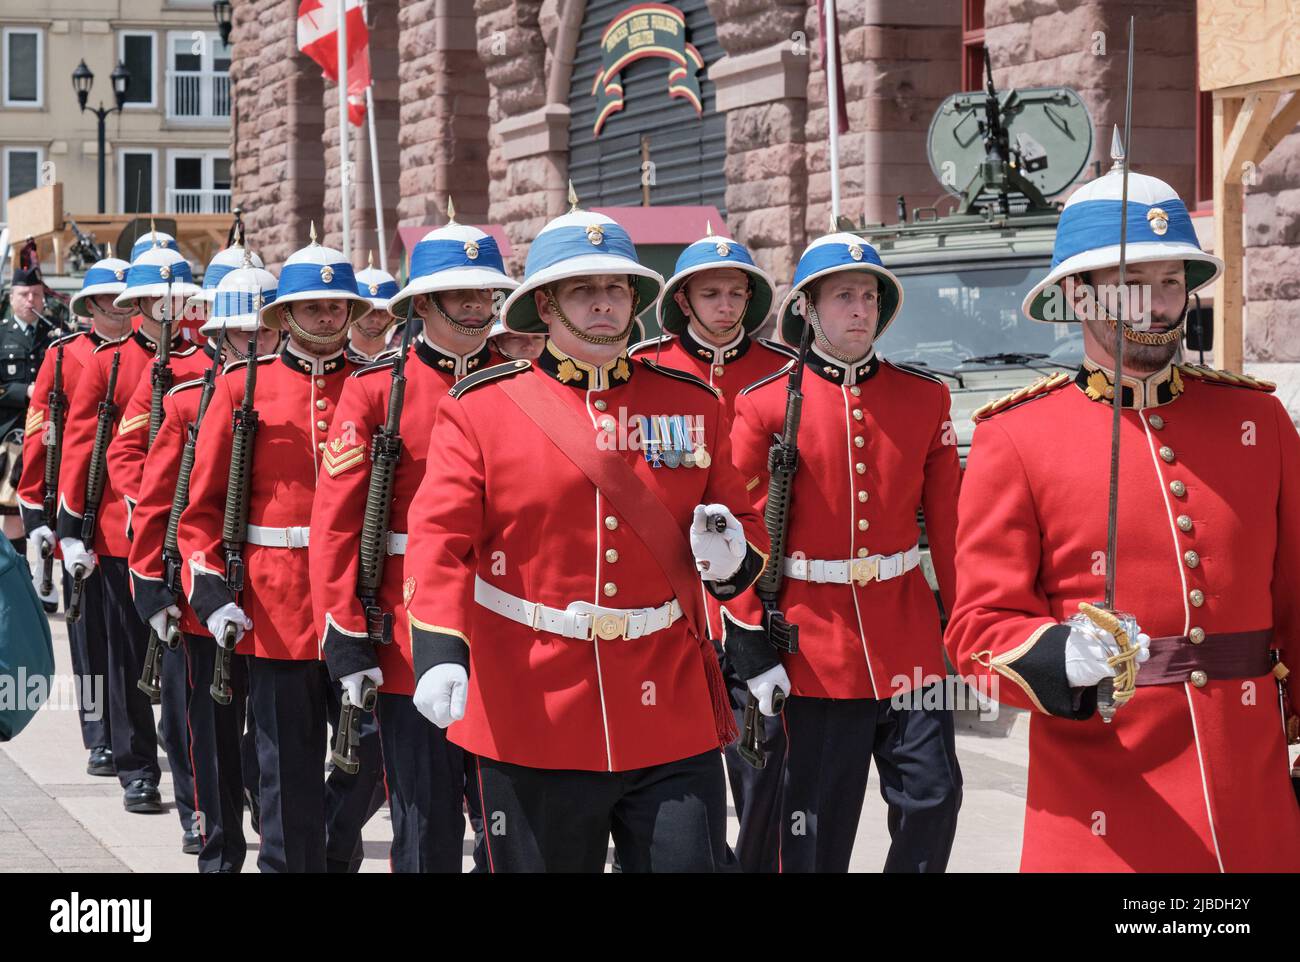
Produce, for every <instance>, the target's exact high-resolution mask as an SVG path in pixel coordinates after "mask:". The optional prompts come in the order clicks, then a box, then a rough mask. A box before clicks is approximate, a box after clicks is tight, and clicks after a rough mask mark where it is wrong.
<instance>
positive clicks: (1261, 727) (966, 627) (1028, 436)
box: [946, 367, 1300, 872]
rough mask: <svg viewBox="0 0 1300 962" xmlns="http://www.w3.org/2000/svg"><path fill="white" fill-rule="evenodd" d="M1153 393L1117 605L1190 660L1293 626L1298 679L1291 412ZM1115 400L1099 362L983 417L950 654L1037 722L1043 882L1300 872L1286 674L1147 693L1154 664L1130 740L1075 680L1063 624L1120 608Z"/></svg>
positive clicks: (1147, 393) (1180, 387)
mask: <svg viewBox="0 0 1300 962" xmlns="http://www.w3.org/2000/svg"><path fill="white" fill-rule="evenodd" d="M1125 383H1126V385H1129V384H1130V381H1129V379H1126V382H1125ZM1132 383H1134V384H1137V385H1138V387H1137V389H1136V397H1137V398H1138V399H1139V400H1140V402H1141V404H1142V407H1141V409H1134V408H1133V407H1132V406H1129V407H1128V409H1126V410H1125V411H1123V414H1122V421H1121V454H1120V487H1119V491H1120V500H1119V514H1118V518H1119V539H1118V544H1117V554H1118V557H1117V568H1116V575H1117V581H1116V589H1115V590H1116V597H1115V604H1116V607H1117V609H1118V610H1121V611H1125V612H1129V613H1131V614H1133V615H1134V616H1135V617H1136V618H1137V622H1138V624H1139V625H1140V626H1141V628H1142V630H1143V631H1144V632H1146V633H1147V634H1148V635H1150V636H1151V637H1152V638H1153V639H1160V640H1162V641H1169V642H1172V643H1173V645H1175V646H1177V647H1178V648H1180V649H1183V650H1184V653H1185V654H1187V655H1195V653H1196V651H1197V650H1198V649H1197V647H1196V646H1197V645H1198V644H1199V645H1204V646H1205V648H1206V649H1208V648H1210V647H1211V645H1212V644H1213V643H1214V642H1215V638H1214V636H1217V635H1221V634H1225V633H1236V632H1244V631H1261V630H1265V629H1271V630H1272V645H1273V646H1274V647H1276V648H1280V649H1281V656H1282V661H1283V662H1285V663H1287V664H1289V665H1291V666H1292V668H1293V669H1294V667H1296V663H1297V661H1300V649H1298V648H1297V643H1296V642H1297V637H1300V599H1298V598H1297V595H1296V592H1295V590H1294V586H1295V584H1296V583H1297V578H1300V438H1298V437H1297V435H1296V430H1295V427H1294V426H1293V425H1292V423H1291V419H1290V418H1289V417H1288V416H1287V413H1286V410H1285V409H1284V408H1283V407H1282V405H1281V404H1279V403H1278V402H1277V400H1276V399H1274V398H1272V397H1269V396H1268V394H1267V393H1265V392H1264V391H1262V390H1252V389H1250V387H1251V386H1255V387H1258V386H1260V384H1259V383H1258V382H1251V383H1250V385H1247V386H1237V385H1236V384H1235V383H1234V382H1233V381H1230V380H1228V379H1227V378H1226V377H1225V376H1223V375H1219V374H1217V373H1214V372H1206V371H1204V369H1197V368H1188V367H1181V368H1170V369H1166V371H1165V372H1163V373H1162V374H1160V375H1157V376H1155V377H1153V378H1151V379H1149V381H1148V382H1147V383H1146V384H1141V382H1132ZM1109 388H1110V382H1109V380H1108V379H1107V376H1106V375H1105V374H1104V373H1102V372H1100V371H1095V370H1089V368H1088V367H1085V368H1084V369H1082V370H1081V371H1080V373H1079V375H1078V376H1077V377H1076V379H1075V382H1074V383H1071V382H1070V379H1069V377H1068V376H1067V375H1064V374H1061V375H1057V376H1055V377H1054V378H1051V379H1048V380H1045V381H1043V382H1040V383H1039V384H1038V385H1036V386H1035V387H1033V388H1032V389H1030V390H1029V391H1027V392H1020V394H1019V397H1016V396H1012V398H1011V400H1007V399H1004V402H1003V403H1002V406H1001V408H1000V409H996V406H995V410H993V411H992V412H986V413H984V414H982V415H980V414H977V418H978V419H980V420H981V423H980V424H979V426H978V427H977V428H976V431H975V438H974V443H973V447H972V449H971V453H970V457H969V459H968V462H967V468H966V478H965V483H964V484H963V490H962V495H961V510H960V521H959V526H958V542H957V544H958V546H957V561H958V564H957V570H958V576H957V605H956V608H955V610H954V612H953V616H952V620H951V622H950V623H949V625H948V635H947V639H946V641H947V646H948V651H949V653H950V655H951V656H952V659H953V662H954V664H955V665H956V666H957V670H958V671H959V672H960V673H961V674H962V675H963V676H966V677H970V678H973V679H974V681H976V682H977V683H979V684H983V685H987V686H989V688H990V689H991V690H989V692H988V693H989V694H990V695H991V696H992V697H994V698H995V699H996V700H998V701H1000V702H1002V703H1003V704H1007V705H1015V706H1017V707H1020V708H1026V709H1031V710H1033V711H1034V712H1035V714H1034V715H1033V717H1032V724H1031V727H1030V730H1029V785H1028V794H1027V799H1026V812H1025V836H1024V847H1023V851H1022V855H1021V868H1022V869H1023V870H1025V871H1073V872H1077V871H1140V872H1152V871H1160V872H1191V871H1203V872H1211V871H1230V872H1232V871H1237V872H1240V871H1269V870H1272V871H1296V870H1300V808H1297V805H1296V798H1295V796H1294V795H1293V794H1292V789H1291V785H1290V779H1289V778H1288V763H1287V749H1286V744H1285V739H1284V736H1283V729H1282V725H1283V721H1282V717H1281V713H1280V711H1279V702H1278V691H1277V687H1276V682H1275V680H1274V678H1273V677H1272V675H1271V674H1269V673H1267V671H1262V672H1261V673H1260V674H1258V676H1256V677H1248V678H1247V677H1241V676H1237V677H1218V678H1216V677H1215V676H1214V675H1213V674H1211V675H1210V676H1209V680H1208V681H1206V678H1205V676H1201V677H1197V676H1196V675H1195V674H1192V673H1188V674H1187V676H1186V677H1187V680H1186V681H1182V682H1176V681H1175V682H1170V683H1166V684H1158V685H1146V686H1143V685H1142V684H1141V683H1142V671H1143V670H1149V668H1150V666H1151V665H1152V662H1148V666H1147V668H1144V669H1140V670H1139V672H1138V682H1139V687H1138V688H1137V690H1136V693H1135V694H1134V695H1133V698H1132V699H1131V700H1130V701H1129V702H1128V704H1127V705H1124V706H1123V707H1121V708H1120V709H1119V710H1118V712H1117V713H1116V715H1115V718H1114V721H1113V723H1111V724H1109V725H1108V724H1104V723H1103V722H1102V720H1101V718H1100V716H1098V715H1095V714H1093V713H1092V708H1093V706H1094V705H1095V701H1096V696H1095V689H1070V688H1069V686H1068V682H1067V680H1066V676H1065V669H1064V642H1065V637H1066V636H1067V635H1068V628H1066V627H1064V626H1058V623H1059V622H1062V621H1064V620H1065V619H1067V618H1069V617H1070V616H1071V615H1072V614H1074V613H1076V612H1077V610H1078V604H1079V602H1081V601H1091V602H1097V601H1098V600H1099V599H1101V598H1102V597H1103V596H1104V578H1105V563H1106V555H1105V549H1106V522H1107V490H1108V477H1109V463H1110V446H1111V415H1112V409H1111V407H1110V405H1109V404H1107V403H1104V392H1105V391H1106V390H1108V389H1109ZM1269 389H1270V390H1271V387H1270V388H1269ZM1089 394H1091V395H1092V396H1094V397H1096V398H1098V399H1103V400H1102V403H1098V401H1097V400H1093V399H1091V398H1090V396H1089ZM1124 394H1125V396H1126V397H1125V400H1126V404H1128V405H1132V403H1133V400H1132V398H1133V397H1134V395H1135V392H1134V390H1133V389H1131V388H1130V387H1128V386H1126V387H1125V389H1124ZM1020 401H1024V402H1025V403H1013V402H1020ZM1206 642H1210V643H1211V644H1206ZM1156 644H1157V643H1156V642H1154V641H1153V644H1152V650H1153V662H1154V660H1155V656H1154V652H1155V649H1156ZM1200 650H1203V649H1200ZM1261 650H1262V646H1261ZM1265 661H1266V659H1265ZM1152 677H1154V676H1152ZM1198 683H1199V684H1198ZM1292 687H1294V685H1292Z"/></svg>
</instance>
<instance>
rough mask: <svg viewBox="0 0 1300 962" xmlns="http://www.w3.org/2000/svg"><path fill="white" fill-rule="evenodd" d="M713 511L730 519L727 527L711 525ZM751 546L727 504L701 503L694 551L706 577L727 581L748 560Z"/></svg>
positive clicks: (695, 523)
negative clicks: (720, 528)
mask: <svg viewBox="0 0 1300 962" xmlns="http://www.w3.org/2000/svg"><path fill="white" fill-rule="evenodd" d="M710 515H721V516H722V517H724V518H726V519H727V530H726V531H722V532H717V531H714V530H712V529H711V528H709V526H708V518H709V516H710ZM748 550H749V546H748V545H747V544H745V529H744V528H742V527H741V526H740V522H739V521H737V520H736V516H735V515H734V514H732V513H731V511H729V510H728V509H727V506H726V505H725V504H699V505H696V506H695V517H694V518H693V519H691V553H692V554H694V555H695V567H696V568H698V569H699V571H700V578H701V579H702V580H704V581H726V580H727V579H728V578H730V577H731V576H732V575H734V574H735V573H736V569H737V568H739V567H740V563H741V562H742V561H744V560H745V553H746V552H747V551H748Z"/></svg>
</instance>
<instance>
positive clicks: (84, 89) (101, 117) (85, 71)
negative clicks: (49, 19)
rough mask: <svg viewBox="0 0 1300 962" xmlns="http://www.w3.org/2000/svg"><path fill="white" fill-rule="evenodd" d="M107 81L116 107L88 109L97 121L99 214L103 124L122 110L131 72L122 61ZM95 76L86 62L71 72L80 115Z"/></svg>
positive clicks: (102, 185)
mask: <svg viewBox="0 0 1300 962" xmlns="http://www.w3.org/2000/svg"><path fill="white" fill-rule="evenodd" d="M109 81H110V82H111V83H112V85H113V99H114V100H115V101H116V102H117V106H116V107H109V108H108V109H107V110H105V109H104V101H102V100H101V101H100V102H99V106H98V107H92V108H90V111H91V113H93V114H94V115H95V117H96V119H98V121H99V212H100V213H101V214H103V213H104V212H105V211H104V163H105V158H104V152H105V150H106V149H107V148H106V147H105V144H104V139H105V138H104V122H105V121H106V120H108V115H109V114H112V113H116V112H118V111H120V110H121V109H122V105H123V104H124V103H126V92H127V90H128V89H130V86H131V71H129V70H127V69H126V64H124V63H123V62H122V61H120V60H119V61H118V62H117V66H116V67H114V68H113V72H112V73H111V74H109ZM94 83H95V75H94V74H93V73H92V72H91V70H90V68H89V67H87V66H86V61H84V60H83V61H81V63H79V64H77V69H76V70H74V71H72V89H73V90H75V91H76V93H77V105H78V106H80V107H81V111H82V113H85V111H86V109H87V108H86V101H87V100H88V99H89V98H90V88H91V87H92V86H94Z"/></svg>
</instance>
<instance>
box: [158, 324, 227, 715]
mask: <svg viewBox="0 0 1300 962" xmlns="http://www.w3.org/2000/svg"><path fill="white" fill-rule="evenodd" d="M225 332H226V331H225V328H224V327H223V328H222V329H221V333H220V334H219V335H218V338H217V346H216V350H215V351H214V352H213V355H212V364H211V365H210V366H209V367H208V369H207V370H206V371H204V372H203V387H202V388H201V389H200V391H201V393H200V394H199V408H198V411H197V412H196V413H195V415H194V421H193V422H192V423H191V424H189V425H187V427H186V435H185V446H184V448H183V449H182V450H181V464H180V468H179V469H178V470H177V473H176V489H175V490H174V491H173V492H172V506H171V510H170V511H169V512H168V514H167V531H166V534H164V535H163V548H162V559H163V583H164V584H165V585H166V586H167V590H168V591H170V592H171V593H172V596H173V597H175V598H180V596H181V551H180V546H179V543H178V538H177V532H178V530H179V529H180V523H181V514H182V513H183V512H184V511H185V508H186V507H187V506H188V505H189V503H190V475H191V474H192V473H193V472H194V451H195V448H196V447H197V445H198V440H199V424H200V423H201V422H202V421H203V415H204V414H206V413H207V410H208V404H209V402H211V400H212V393H213V391H214V390H215V389H216V385H217V370H218V369H219V368H220V366H221V351H222V348H223V346H224V339H225ZM179 644H180V631H179V630H178V628H177V625H176V624H175V622H173V621H171V620H170V619H168V622H167V628H166V631H165V633H164V637H162V638H159V637H158V635H157V633H156V632H153V631H150V632H149V648H148V650H147V651H146V652H145V659H144V661H145V664H144V670H143V671H142V672H141V673H140V680H139V681H138V682H136V686H137V687H138V688H139V689H140V690H141V691H142V692H144V693H145V694H146V695H148V696H149V698H150V699H154V698H156V697H158V696H159V695H161V693H162V688H161V684H160V682H159V670H160V665H161V663H162V662H161V659H162V646H163V645H166V646H167V649H168V651H175V650H176V646H177V645H179Z"/></svg>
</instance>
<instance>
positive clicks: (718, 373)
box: [713, 364, 727, 377]
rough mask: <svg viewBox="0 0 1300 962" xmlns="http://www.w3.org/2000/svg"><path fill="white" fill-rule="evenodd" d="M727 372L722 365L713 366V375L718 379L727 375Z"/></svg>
mask: <svg viewBox="0 0 1300 962" xmlns="http://www.w3.org/2000/svg"><path fill="white" fill-rule="evenodd" d="M726 370H727V369H726V368H725V367H723V366H722V365H721V364H715V365H713V373H714V375H715V376H716V377H722V375H723V374H725V373H726Z"/></svg>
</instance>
